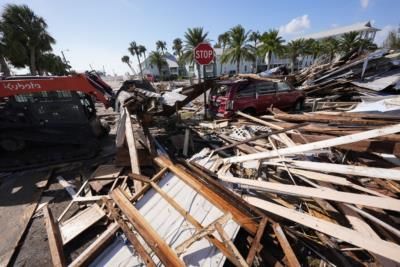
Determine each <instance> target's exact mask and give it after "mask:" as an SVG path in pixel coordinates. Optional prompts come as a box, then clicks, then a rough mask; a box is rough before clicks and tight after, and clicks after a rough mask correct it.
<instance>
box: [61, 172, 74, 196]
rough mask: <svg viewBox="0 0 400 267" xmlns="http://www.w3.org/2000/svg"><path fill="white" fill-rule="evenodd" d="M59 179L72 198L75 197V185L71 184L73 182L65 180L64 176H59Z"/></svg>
mask: <svg viewBox="0 0 400 267" xmlns="http://www.w3.org/2000/svg"><path fill="white" fill-rule="evenodd" d="M57 181H58V183H59V184H60V185H61V186H62V187H64V189H65V190H66V191H67V192H68V194H69V195H70V196H71V198H74V196H75V195H76V191H75V186H74V185H73V184H71V182H69V181H67V180H65V179H64V178H63V177H62V176H57Z"/></svg>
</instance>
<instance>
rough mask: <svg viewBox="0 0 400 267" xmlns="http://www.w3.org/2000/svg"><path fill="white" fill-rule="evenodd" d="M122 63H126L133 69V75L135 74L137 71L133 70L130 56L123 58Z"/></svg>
mask: <svg viewBox="0 0 400 267" xmlns="http://www.w3.org/2000/svg"><path fill="white" fill-rule="evenodd" d="M121 61H122V62H124V63H125V64H126V65H128V67H129V68H130V69H131V71H132V73H133V74H135V71H134V70H133V68H132V66H131V62H130V61H131V60H130V58H129V56H126V55H125V56H123V57H122V58H121Z"/></svg>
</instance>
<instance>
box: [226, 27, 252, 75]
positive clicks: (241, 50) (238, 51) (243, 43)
mask: <svg viewBox="0 0 400 267" xmlns="http://www.w3.org/2000/svg"><path fill="white" fill-rule="evenodd" d="M249 34H250V31H248V32H246V30H245V29H244V28H243V27H242V26H241V25H237V26H235V27H233V28H232V29H230V30H229V42H228V49H227V50H226V51H225V53H224V54H223V55H222V57H221V61H222V62H224V63H226V62H228V61H230V62H231V63H236V73H239V72H240V62H241V60H243V59H245V60H250V59H253V58H254V56H253V54H252V52H251V46H250V45H249V44H248V42H249V39H248V36H249Z"/></svg>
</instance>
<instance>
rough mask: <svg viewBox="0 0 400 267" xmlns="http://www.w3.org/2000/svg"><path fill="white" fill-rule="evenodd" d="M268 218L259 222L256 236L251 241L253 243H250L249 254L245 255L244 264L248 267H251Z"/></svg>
mask: <svg viewBox="0 0 400 267" xmlns="http://www.w3.org/2000/svg"><path fill="white" fill-rule="evenodd" d="M267 222H268V218H267V217H263V218H262V219H261V221H260V224H259V226H258V229H257V234H256V236H255V237H254V239H253V242H251V247H250V250H249V253H248V254H247V258H246V262H247V264H248V265H249V266H252V265H253V261H254V257H255V256H256V253H257V251H258V249H259V247H260V240H261V238H262V236H263V234H264V230H265V226H267Z"/></svg>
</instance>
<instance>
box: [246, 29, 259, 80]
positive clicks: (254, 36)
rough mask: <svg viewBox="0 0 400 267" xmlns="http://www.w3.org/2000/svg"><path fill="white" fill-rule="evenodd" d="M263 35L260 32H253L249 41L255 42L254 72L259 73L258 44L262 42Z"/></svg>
mask: <svg viewBox="0 0 400 267" xmlns="http://www.w3.org/2000/svg"><path fill="white" fill-rule="evenodd" d="M260 38H261V34H260V32H259V31H256V32H252V33H250V35H249V41H250V42H254V45H253V55H254V70H255V72H256V73H257V58H258V49H257V44H258V41H260Z"/></svg>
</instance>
